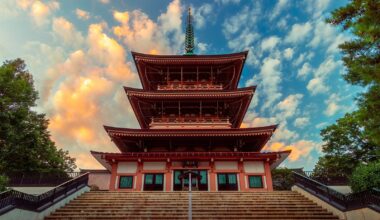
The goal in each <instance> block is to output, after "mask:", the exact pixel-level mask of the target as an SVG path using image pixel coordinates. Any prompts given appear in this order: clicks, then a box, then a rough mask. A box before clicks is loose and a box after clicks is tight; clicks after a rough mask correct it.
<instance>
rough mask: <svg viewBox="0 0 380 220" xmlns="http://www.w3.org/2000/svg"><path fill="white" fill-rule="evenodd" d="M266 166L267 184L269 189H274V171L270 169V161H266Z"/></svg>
mask: <svg viewBox="0 0 380 220" xmlns="http://www.w3.org/2000/svg"><path fill="white" fill-rule="evenodd" d="M264 167H265V179H266V184H267V190H268V191H273V183H272V173H271V171H270V165H269V162H268V161H266V162H264Z"/></svg>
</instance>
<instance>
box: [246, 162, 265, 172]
mask: <svg viewBox="0 0 380 220" xmlns="http://www.w3.org/2000/svg"><path fill="white" fill-rule="evenodd" d="M243 164H244V171H245V172H246V173H264V163H263V161H244V162H243Z"/></svg>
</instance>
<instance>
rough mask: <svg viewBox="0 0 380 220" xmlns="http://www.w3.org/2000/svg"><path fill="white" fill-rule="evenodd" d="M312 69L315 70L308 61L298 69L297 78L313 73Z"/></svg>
mask: <svg viewBox="0 0 380 220" xmlns="http://www.w3.org/2000/svg"><path fill="white" fill-rule="evenodd" d="M312 71H313V69H312V67H311V66H310V64H309V63H307V62H306V63H304V64H303V65H302V67H301V69H299V70H298V72H297V78H301V79H304V78H306V77H307V76H308V75H310V74H311V73H312Z"/></svg>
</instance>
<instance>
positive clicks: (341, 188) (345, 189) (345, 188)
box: [328, 186, 352, 194]
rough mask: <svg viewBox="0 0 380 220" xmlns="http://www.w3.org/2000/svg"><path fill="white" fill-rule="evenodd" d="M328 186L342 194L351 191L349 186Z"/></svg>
mask: <svg viewBox="0 0 380 220" xmlns="http://www.w3.org/2000/svg"><path fill="white" fill-rule="evenodd" d="M328 187H329V188H331V189H333V190H336V191H338V192H340V193H343V194H350V193H352V190H351V187H350V186H328Z"/></svg>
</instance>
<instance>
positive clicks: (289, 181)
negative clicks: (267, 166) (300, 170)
mask: <svg viewBox="0 0 380 220" xmlns="http://www.w3.org/2000/svg"><path fill="white" fill-rule="evenodd" d="M272 179H273V188H274V189H275V190H290V189H291V187H292V186H293V185H294V178H293V173H292V170H290V169H288V168H276V169H274V170H272Z"/></svg>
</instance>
